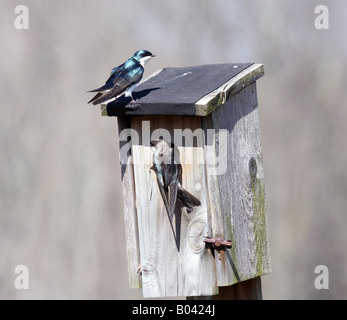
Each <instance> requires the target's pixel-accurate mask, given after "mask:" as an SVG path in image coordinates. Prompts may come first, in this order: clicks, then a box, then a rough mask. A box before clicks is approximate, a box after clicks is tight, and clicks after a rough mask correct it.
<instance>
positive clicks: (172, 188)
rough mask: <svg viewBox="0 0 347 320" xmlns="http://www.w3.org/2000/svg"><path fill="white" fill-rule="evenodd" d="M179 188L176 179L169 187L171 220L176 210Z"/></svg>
mask: <svg viewBox="0 0 347 320" xmlns="http://www.w3.org/2000/svg"><path fill="white" fill-rule="evenodd" d="M177 189H178V181H177V179H176V180H175V181H173V182H172V183H171V184H170V185H169V187H168V207H169V210H168V213H169V219H170V220H172V218H173V215H174V212H175V207H176V199H177Z"/></svg>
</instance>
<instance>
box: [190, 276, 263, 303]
mask: <svg viewBox="0 0 347 320" xmlns="http://www.w3.org/2000/svg"><path fill="white" fill-rule="evenodd" d="M262 299H263V296H262V292H261V278H260V277H256V278H253V279H249V280H246V281H242V282H239V283H236V284H234V285H232V286H226V287H219V293H218V294H216V295H214V296H203V297H187V300H262Z"/></svg>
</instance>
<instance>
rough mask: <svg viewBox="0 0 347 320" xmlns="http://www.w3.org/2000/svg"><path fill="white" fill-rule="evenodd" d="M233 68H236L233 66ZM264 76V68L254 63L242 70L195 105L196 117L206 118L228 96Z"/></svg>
mask: <svg viewBox="0 0 347 320" xmlns="http://www.w3.org/2000/svg"><path fill="white" fill-rule="evenodd" d="M234 67H237V65H235V66H234ZM263 75H264V67H263V65H262V64H260V63H255V64H253V65H251V66H250V67H248V68H247V69H245V70H243V71H242V72H240V73H239V74H237V75H236V76H235V77H233V78H231V79H230V80H229V81H227V82H226V83H224V84H222V85H221V86H220V87H219V88H218V89H216V90H214V91H212V92H210V93H208V94H207V95H206V96H204V97H202V98H201V99H200V100H199V101H197V102H196V103H195V108H196V115H197V116H207V115H209V114H210V113H211V112H212V111H214V110H215V109H217V108H218V107H220V106H221V105H223V104H224V103H225V102H226V101H227V100H228V99H229V97H230V96H232V95H234V94H235V93H237V92H238V91H240V90H242V89H243V88H245V87H246V86H248V85H249V84H250V83H252V82H254V81H255V80H257V79H259V78H260V77H262V76H263Z"/></svg>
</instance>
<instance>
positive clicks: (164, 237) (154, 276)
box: [132, 116, 218, 298]
mask: <svg viewBox="0 0 347 320" xmlns="http://www.w3.org/2000/svg"><path fill="white" fill-rule="evenodd" d="M143 121H147V122H143ZM148 124H150V128H148ZM132 128H134V129H136V131H137V134H138V135H139V137H140V143H139V145H133V156H134V178H135V193H136V208H137V215H138V216H137V218H138V227H139V239H140V253H141V272H142V285H143V295H144V297H147V298H148V297H170V296H196V295H212V294H216V293H217V290H218V288H217V282H216V273H215V266H214V258H213V255H212V253H211V251H210V250H206V249H205V243H204V241H203V240H204V238H205V236H207V235H208V234H209V224H208V204H207V190H206V175H205V166H204V164H200V165H199V164H198V165H196V163H195V162H194V160H196V159H197V157H200V156H201V154H202V153H203V146H185V147H178V149H179V151H180V158H181V161H182V167H183V176H182V186H183V187H184V188H186V189H187V190H188V191H189V192H191V193H192V194H194V195H195V196H196V197H197V198H199V200H200V201H201V203H202V205H201V206H200V207H197V208H194V210H193V212H191V213H190V214H188V213H187V211H186V209H185V208H183V209H182V208H180V207H179V206H176V211H175V215H174V219H173V221H172V223H170V221H169V219H168V215H167V213H166V210H165V207H164V204H163V201H162V199H161V196H160V192H159V189H158V186H157V182H156V176H155V173H154V172H153V171H150V167H151V165H152V161H151V159H152V152H151V150H150V148H149V142H150V141H149V139H155V138H159V137H160V136H162V137H163V138H166V139H167V138H168V135H170V136H171V137H173V136H174V135H173V134H174V130H175V129H182V128H183V129H184V128H189V129H191V130H193V131H194V130H195V129H198V128H201V119H200V118H184V117H175V116H171V117H169V116H167V117H164V116H163V117H132ZM144 128H145V130H144ZM147 129H149V130H150V131H149V133H148V132H147ZM198 132H200V134H201V132H203V131H201V130H200V131H198ZM148 159H150V161H148ZM188 160H193V163H188V164H185V163H186V162H189V161H188Z"/></svg>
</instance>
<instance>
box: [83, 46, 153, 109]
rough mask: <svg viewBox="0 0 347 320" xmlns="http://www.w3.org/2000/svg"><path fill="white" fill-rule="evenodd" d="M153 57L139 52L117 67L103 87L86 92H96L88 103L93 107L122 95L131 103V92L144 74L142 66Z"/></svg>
mask: <svg viewBox="0 0 347 320" xmlns="http://www.w3.org/2000/svg"><path fill="white" fill-rule="evenodd" d="M153 57H155V55H154V54H152V53H150V52H149V51H147V50H139V51H136V52H135V53H134V55H133V56H132V57H131V58H129V59H128V60H127V61H125V62H124V63H123V64H121V65H120V66H118V67H115V68H113V69H112V71H111V74H110V77H109V78H108V79H107V81H106V83H105V85H103V86H102V87H100V88H98V89H94V90H90V91H87V92H97V94H96V95H95V96H94V97H93V98H92V99H91V100H90V101H89V102H88V103H90V102H92V103H93V104H94V105H96V104H99V103H102V102H105V101H108V100H110V99H112V98H116V99H117V98H118V97H119V96H121V95H122V94H125V96H126V97H129V96H130V97H131V103H133V102H134V101H135V100H134V98H133V96H132V91H133V90H134V88H135V86H136V85H137V84H138V83H139V82H140V80H141V79H142V76H143V72H144V65H145V64H146V62H148V60H150V59H151V58H153Z"/></svg>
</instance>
